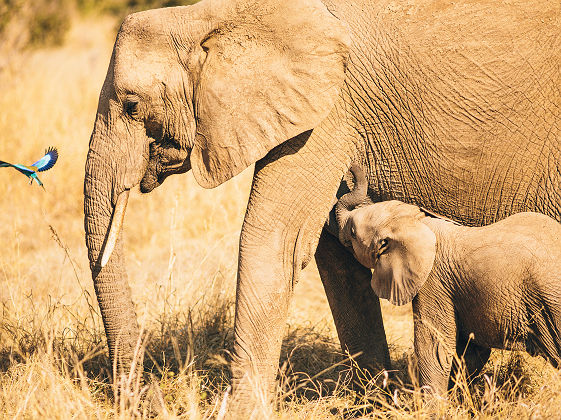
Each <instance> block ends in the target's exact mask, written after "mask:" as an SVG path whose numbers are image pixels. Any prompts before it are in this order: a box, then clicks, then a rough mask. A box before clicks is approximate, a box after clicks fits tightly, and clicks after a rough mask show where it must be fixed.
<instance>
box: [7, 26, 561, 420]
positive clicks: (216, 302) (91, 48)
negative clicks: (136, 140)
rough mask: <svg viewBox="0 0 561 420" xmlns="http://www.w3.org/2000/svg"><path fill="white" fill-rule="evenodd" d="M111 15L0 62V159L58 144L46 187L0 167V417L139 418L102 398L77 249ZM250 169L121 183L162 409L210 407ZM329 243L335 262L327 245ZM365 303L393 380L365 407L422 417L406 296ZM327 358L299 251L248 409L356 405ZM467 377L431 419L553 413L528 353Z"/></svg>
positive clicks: (332, 342)
mask: <svg viewBox="0 0 561 420" xmlns="http://www.w3.org/2000/svg"><path fill="white" fill-rule="evenodd" d="M119 24H120V22H115V21H113V20H112V19H109V20H107V19H105V18H103V19H102V18H98V17H95V16H92V17H91V18H88V19H87V20H86V21H82V20H76V21H75V22H74V24H73V29H72V30H71V32H70V33H69V35H68V37H67V41H66V43H65V45H64V46H62V47H59V48H49V49H44V50H28V51H24V52H22V53H21V54H13V53H12V54H11V55H10V56H9V58H10V60H11V63H10V64H9V65H6V64H5V63H4V62H2V64H0V65H1V66H2V68H1V69H0V86H1V88H2V93H1V94H0V133H1V135H0V159H5V160H8V161H14V162H17V161H22V162H33V161H34V160H35V159H37V153H38V152H39V154H40V153H41V152H42V151H43V150H44V148H45V147H47V146H48V145H50V144H53V145H56V146H57V147H58V148H59V151H60V152H61V157H60V159H59V161H58V162H57V164H56V166H55V167H54V168H53V169H51V170H49V171H48V172H45V174H44V175H43V176H42V177H41V179H42V180H43V181H44V182H45V187H46V192H43V191H42V189H40V188H36V187H37V186H36V185H35V186H34V187H35V188H32V187H29V185H27V182H26V179H25V178H24V177H23V176H21V175H20V174H18V173H16V172H13V173H11V172H10V171H8V170H6V171H5V172H1V171H0V197H1V199H0V237H1V238H2V245H0V249H1V252H0V286H1V287H0V300H1V303H2V312H1V315H0V369H1V372H2V375H0V418H6V419H15V418H18V419H21V418H31V419H39V418H41V419H43V418H47V419H61V420H66V419H69V418H76V419H92V418H94V419H113V418H119V419H128V418H147V417H148V416H147V413H146V412H145V411H144V409H143V407H142V403H143V401H144V398H143V396H144V390H143V389H141V388H137V389H134V390H132V391H131V392H130V393H128V394H122V397H123V398H122V399H120V400H116V399H114V398H113V395H114V394H113V388H112V385H111V383H110V382H109V377H110V375H109V374H110V366H111V363H110V361H109V360H108V355H107V346H106V341H105V334H104V330H103V324H102V321H101V317H100V314H99V310H98V307H97V303H96V297H95V291H94V289H93V283H92V281H91V273H90V269H89V262H88V256H87V249H86V247H85V246H84V232H83V222H84V220H83V201H82V197H83V179H82V177H81V176H80V174H83V171H84V166H85V160H86V154H87V150H88V141H87V140H88V139H89V136H90V134H91V128H92V126H93V122H94V118H95V111H96V107H97V102H98V98H99V87H100V86H101V85H102V83H103V80H104V77H105V75H106V72H107V64H108V63H109V60H110V57H111V53H112V46H113V44H114V41H115V34H116V29H117V28H118V25H119ZM1 58H2V59H5V58H6V56H2V57H1ZM252 177H253V167H250V168H248V169H247V170H245V171H244V172H242V173H241V174H240V175H238V176H236V177H235V178H233V179H232V180H230V181H228V182H226V183H224V184H223V185H221V186H219V187H217V188H214V189H210V190H207V189H203V188H202V187H200V186H199V185H198V184H197V182H196V181H195V179H194V177H193V176H192V174H191V173H188V174H184V175H181V176H172V177H169V178H168V179H167V180H166V181H165V182H164V183H163V184H162V185H161V186H160V187H158V188H157V189H155V190H154V191H153V192H152V193H150V194H148V195H142V194H140V193H139V192H138V189H137V188H135V189H133V190H132V191H131V193H130V199H129V204H128V210H127V214H126V217H125V222H124V228H123V231H124V241H125V244H126V253H127V255H126V257H127V258H126V263H127V270H128V273H129V281H130V285H131V292H132V298H133V301H134V302H135V310H136V313H137V315H138V322H139V326H140V328H141V330H143V331H145V332H147V333H149V334H150V337H151V339H150V345H149V346H148V348H147V349H146V356H145V363H144V365H145V368H146V369H147V370H150V371H152V372H153V374H154V376H155V377H156V381H157V383H158V384H159V385H160V387H161V389H162V391H163V398H164V401H165V407H166V410H167V413H168V414H169V415H168V416H165V417H164V418H177V419H188V420H193V419H212V418H215V417H216V413H217V411H218V409H219V407H220V404H221V402H222V401H223V396H224V391H225V390H226V389H227V386H228V385H229V384H230V376H229V368H228V365H227V364H224V363H223V362H224V359H226V360H227V352H226V351H225V349H226V350H227V349H231V345H232V343H233V324H234V322H233V317H234V302H235V288H236V272H237V254H238V253H237V249H238V244H239V234H240V228H241V225H242V222H243V218H244V213H245V209H246V205H247V198H248V195H249V191H250V188H251V182H252ZM50 227H52V228H53V229H54V231H55V232H56V233H57V235H58V236H54V235H53V232H52V231H51V229H50ZM57 238H58V240H60V244H62V245H63V246H64V247H61V246H60V244H59V242H57ZM334 243H335V244H336V245H337V244H338V241H335V240H334ZM330 250H333V252H334V254H333V255H334V257H337V255H338V252H339V248H338V247H337V246H333V247H332V246H330V247H327V248H326V251H330ZM328 255H329V254H328ZM346 255H348V256H349V258H352V256H351V254H350V253H347V254H346ZM366 280H367V282H366V287H368V288H370V276H368V277H367V279H366ZM90 305H91V306H90ZM381 305H382V312H383V315H384V324H385V328H386V334H387V340H388V344H389V346H390V355H391V358H392V362H393V366H394V368H395V369H398V370H399V372H398V373H399V375H400V376H401V377H403V378H404V380H405V381H406V384H405V387H404V389H403V390H402V389H400V390H399V393H398V396H397V399H396V400H397V402H398V403H399V405H396V404H394V403H393V402H392V403H391V404H386V405H380V406H378V407H377V408H376V409H375V410H374V411H373V413H372V415H371V416H367V418H369V417H372V418H381V417H391V418H396V419H411V418H413V417H415V418H424V417H428V416H429V414H430V413H428V412H427V411H426V409H421V408H420V407H419V406H418V405H417V403H416V401H417V400H416V393H415V392H413V390H414V388H413V386H412V384H411V382H410V380H409V379H408V378H409V375H408V369H407V364H408V354H409V353H410V352H411V350H412V344H413V322H412V316H411V305H404V306H400V307H397V306H393V305H391V304H389V303H388V302H387V301H385V300H382V301H381ZM176 344H177V347H176ZM176 349H178V353H176V351H175V350H176ZM343 358H344V356H343V355H340V354H339V341H338V339H337V332H336V329H335V325H334V323H333V320H332V317H331V314H330V312H329V306H328V303H327V300H326V296H325V292H324V290H323V286H322V283H321V280H320V278H319V275H318V273H317V269H316V267H315V263H314V262H313V261H312V262H311V263H310V264H309V266H308V267H307V268H306V269H305V270H303V271H302V273H301V277H300V281H299V282H298V284H297V285H296V286H295V289H294V297H293V299H292V302H291V305H290V308H289V310H288V319H287V333H286V335H285V338H284V340H283V345H282V350H281V359H280V367H281V369H280V378H281V380H280V381H279V382H278V384H279V386H278V388H277V394H276V395H275V400H274V402H275V408H276V410H275V412H272V411H271V410H270V408H268V409H267V410H265V409H264V408H263V410H261V411H259V412H258V413H259V416H258V417H259V418H263V419H287V420H304V419H307V420H310V419H314V420H325V419H339V420H340V419H341V415H340V414H337V413H333V411H332V410H333V409H339V410H341V411H343V410H345V409H349V408H353V407H357V406H358V407H360V406H362V405H363V404H362V402H361V401H355V399H354V397H353V394H352V393H350V392H349V391H348V389H347V388H346V384H345V382H344V381H343V380H342V379H344V378H345V377H346V376H345V369H344V367H343V366H341V365H338V363H340V362H341V361H342V360H343ZM334 365H335V366H334ZM324 370H325V372H324ZM321 372H324V373H321ZM483 373H484V374H485V375H486V376H487V378H488V380H486V379H484V378H483V379H481V381H478V384H480V387H478V388H477V389H476V391H477V392H473V391H470V392H469V393H468V392H467V391H465V390H464V388H459V389H458V393H457V394H458V395H459V396H461V397H462V398H457V396H456V394H454V393H453V394H452V395H451V396H450V399H449V401H446V402H443V403H442V407H441V408H440V411H439V412H438V413H437V416H438V418H454V419H458V418H461V419H466V420H468V419H470V420H472V419H473V417H474V416H475V417H484V418H491V417H492V418H494V419H495V418H496V419H505V420H511V419H513V418H532V417H533V418H536V419H542V418H543V419H551V418H557V417H558V416H559V409H558V407H560V406H561V381H560V380H559V379H560V376H559V372H558V371H557V370H555V369H553V368H552V367H551V366H550V365H549V364H548V363H547V362H544V360H543V359H542V358H540V357H535V358H531V357H527V356H526V354H524V353H519V352H518V353H512V352H509V351H499V350H497V351H494V352H493V354H492V355H491V359H490V361H489V363H488V364H487V365H486V366H485V368H484V371H483ZM340 374H341V376H340ZM460 385H461V383H460Z"/></svg>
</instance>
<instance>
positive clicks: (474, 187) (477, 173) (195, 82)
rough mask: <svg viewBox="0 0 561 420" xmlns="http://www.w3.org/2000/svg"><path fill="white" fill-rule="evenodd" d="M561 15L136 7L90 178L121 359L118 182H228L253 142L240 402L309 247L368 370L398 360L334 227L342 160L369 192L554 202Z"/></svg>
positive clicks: (473, 205) (426, 203)
mask: <svg viewBox="0 0 561 420" xmlns="http://www.w3.org/2000/svg"><path fill="white" fill-rule="evenodd" d="M560 16H561V14H560V13H559V4H558V3H556V2H551V1H513V2H504V3H503V2H501V3H496V2H487V1H476V2H469V3H466V4H464V3H461V4H459V3H456V2H451V1H450V2H443V1H438V2H418V3H414V4H411V3H408V2H404V1H403V2H401V1H398V2H396V1H392V2H386V1H378V2H372V1H359V2H348V1H341V2H338V1H326V2H325V3H322V2H320V1H319V0H301V1H298V2H281V1H278V2H276V1H273V0H267V1H255V0H236V1H231V0H218V1H215V0H203V1H201V2H200V3H197V4H196V5H194V6H189V7H180V8H169V9H159V10H153V11H147V12H142V13H138V14H134V15H131V16H129V17H128V18H127V19H125V21H124V22H123V24H122V26H121V29H120V30H119V33H118V35H117V39H116V42H115V46H114V50H113V54H112V58H111V61H110V63H109V67H108V71H107V76H106V79H105V82H104V84H103V87H102V90H101V94H100V99H99V104H98V111H97V116H96V122H95V126H94V129H93V132H92V135H91V141H90V146H89V151H88V157H87V161H86V173H85V181H84V194H85V195H84V210H85V232H86V244H87V247H88V256H89V260H90V268H91V271H92V276H93V281H94V285H95V290H96V295H97V299H98V303H99V306H100V309H101V314H102V317H103V322H104V326H105V331H106V334H107V341H108V345H109V351H110V355H111V358H112V360H114V361H115V362H116V366H117V368H116V373H117V375H118V376H120V375H121V374H124V373H125V372H128V371H129V370H130V366H131V362H132V360H133V357H134V348H135V346H136V344H137V342H138V337H139V333H140V330H139V328H138V324H137V321H136V313H135V309H134V305H133V303H132V299H131V291H130V287H129V284H128V278H127V274H126V270H125V263H124V254H125V252H124V246H123V241H122V239H121V238H120V236H119V235H118V234H117V233H116V232H117V231H118V229H113V230H112V229H111V227H110V226H111V224H112V214H113V213H114V211H117V213H119V214H123V213H122V209H123V208H124V206H125V205H126V200H123V199H121V200H118V197H120V196H122V194H126V191H127V190H129V189H131V188H133V187H134V186H137V185H140V189H141V191H142V192H150V191H152V190H154V189H155V188H156V187H158V186H159V185H160V184H162V182H164V180H165V179H166V177H168V176H169V175H172V174H176V173H182V172H185V171H188V170H190V169H192V170H193V175H194V177H195V179H196V180H197V182H198V183H199V184H200V185H201V186H203V187H207V188H208V187H215V186H217V185H219V184H221V183H222V182H224V181H226V180H228V179H230V178H231V177H233V176H234V175H236V174H238V173H239V172H240V171H242V170H243V169H245V168H246V167H247V166H249V165H251V164H252V163H254V162H256V169H255V174H254V178H253V183H252V188H251V192H250V197H249V201H248V205H247V212H246V214H245V218H244V222H243V227H242V231H241V237H240V247H239V262H238V280H237V294H236V297H237V298H236V309H235V329H234V337H235V340H234V348H233V352H232V364H231V367H232V373H233V381H232V385H233V391H232V399H231V401H232V404H231V407H237V408H239V409H240V410H241V411H242V412H248V411H251V410H252V407H253V406H254V403H255V399H256V398H255V396H256V395H258V396H259V397H258V398H257V400H258V401H269V400H270V396H269V395H270V394H269V391H270V390H271V389H272V387H273V384H274V378H275V373H276V371H277V367H278V360H279V354H280V349H281V342H282V337H283V332H284V330H285V324H286V319H287V311H288V308H289V303H290V300H291V297H292V295H293V290H294V285H295V284H296V283H297V282H298V279H299V273H300V270H301V268H302V267H304V266H306V265H307V264H308V262H309V260H310V259H311V258H312V257H313V256H314V253H315V256H316V262H317V265H318V268H319V272H320V275H321V277H322V281H323V284H324V288H325V291H326V295H327V297H328V300H329V304H330V307H331V310H332V313H333V316H334V321H335V324H336V327H337V331H338V335H339V339H340V341H341V346H342V348H343V349H345V350H348V351H349V352H350V353H351V354H360V356H359V357H358V358H357V362H358V364H359V365H360V366H361V367H364V368H368V369H370V371H371V372H374V373H375V372H378V369H379V368H380V367H386V368H390V367H391V363H390V357H389V351H388V345H387V340H386V335H385V332H384V328H383V324H382V316H381V312H380V305H379V302H378V298H377V297H376V296H375V295H374V293H373V292H372V291H371V290H370V288H369V281H370V273H369V271H368V270H367V269H366V268H364V267H362V266H361V265H360V264H359V263H358V262H354V263H353V262H350V261H348V260H349V259H348V256H347V251H345V250H344V248H343V247H342V246H338V245H336V244H335V243H336V241H335V240H334V238H331V237H328V233H323V234H322V227H323V225H324V222H325V220H326V218H327V216H328V212H329V210H330V208H331V207H332V203H333V201H334V198H335V195H336V192H337V190H338V188H339V185H340V183H341V179H342V177H343V175H344V174H345V172H346V171H347V169H348V168H349V166H350V162H351V161H352V160H353V159H356V160H358V161H361V162H362V163H363V165H364V166H365V167H366V168H367V171H368V179H369V189H370V191H371V196H372V198H373V199H375V200H388V199H400V200H403V201H405V202H415V203H417V204H419V205H421V206H423V207H426V208H428V209H430V210H432V211H435V212H437V213H439V214H443V215H444V216H448V217H452V218H454V219H456V220H459V221H461V222H462V223H464V224H467V225H481V224H488V223H490V222H493V221H495V220H499V219H502V218H504V217H506V216H508V215H510V214H512V213H516V212H520V211H524V210H531V211H538V212H543V213H545V214H547V215H549V216H551V217H553V218H555V219H557V220H559V219H561V212H560V205H559V203H560V201H559V197H560V192H561V191H560V182H559V181H560V179H559V177H560V175H559V174H560V172H559V171H558V167H557V162H559V161H560V158H561V156H560V154H561V152H560V150H559V137H560V132H559V122H560V109H561V107H560V106H559V104H560V97H561V92H560V88H559V87H560V86H561V83H560V80H561V79H560V67H559V62H560V54H561V31H560V30H559V29H560V21H559V20H560V19H561V18H560ZM117 202H119V203H120V205H119V207H118V210H115V205H116V203H117ZM194 205H196V204H195V203H194ZM110 231H112V232H114V233H113V234H111V235H108V232H110ZM109 238H116V242H115V243H113V242H112V241H109V240H108V239H109ZM316 249H317V252H316ZM108 250H109V251H110V250H113V252H112V253H111V255H108V254H109V251H108ZM106 251H107V253H108V254H105V252H106ZM105 262H106V264H102V263H105ZM343 267H345V268H343ZM240 415H241V414H240Z"/></svg>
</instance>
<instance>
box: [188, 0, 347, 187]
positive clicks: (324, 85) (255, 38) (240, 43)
mask: <svg viewBox="0 0 561 420" xmlns="http://www.w3.org/2000/svg"><path fill="white" fill-rule="evenodd" d="M246 3H247V1H245V3H244V4H242V1H239V0H238V1H236V0H227V1H223V2H221V3H220V4H219V5H216V4H215V6H214V7H213V9H212V11H211V13H213V18H212V20H213V21H214V22H215V24H214V30H213V31H211V32H210V33H209V34H208V35H207V36H206V38H204V39H203V41H202V42H201V46H202V48H203V50H204V51H205V52H206V58H205V59H204V62H203V64H202V67H201V70H200V73H199V77H198V83H197V85H196V86H195V116H196V120H197V134H196V136H195V144H194V148H193V150H192V153H191V165H192V168H193V172H194V175H195V178H196V180H197V182H198V183H199V184H200V185H201V186H203V187H206V188H212V187H215V186H217V185H219V184H221V183H222V182H224V181H227V180H228V179H230V178H231V177H233V176H234V175H236V174H238V173H239V172H241V171H242V170H243V169H245V168H246V167H248V166H249V165H251V164H252V163H254V162H256V161H257V160H259V159H261V158H262V157H264V156H265V155H266V154H267V153H268V152H269V151H270V150H271V149H273V148H274V147H275V146H277V145H279V144H280V143H282V142H284V141H286V140H288V139H290V138H292V137H295V136H297V135H298V134H301V133H303V132H305V131H308V130H311V129H313V128H314V127H315V126H317V125H318V124H319V122H320V121H322V120H323V119H324V118H325V117H326V116H327V115H328V113H329V112H330V110H331V108H332V107H333V105H334V103H335V101H336V100H337V98H338V96H339V92H340V89H341V86H342V84H343V80H344V77H345V70H346V65H347V60H348V53H349V45H350V38H349V35H348V31H347V29H346V27H345V26H344V25H343V23H342V22H341V21H339V20H338V19H337V18H336V17H335V16H333V15H332V14H331V13H330V12H329V11H328V10H327V8H326V7H325V5H324V4H323V3H322V2H321V1H320V0H299V1H271V0H269V1H260V2H254V3H252V4H251V5H250V6H248V5H247V4H246ZM211 4H212V3H211Z"/></svg>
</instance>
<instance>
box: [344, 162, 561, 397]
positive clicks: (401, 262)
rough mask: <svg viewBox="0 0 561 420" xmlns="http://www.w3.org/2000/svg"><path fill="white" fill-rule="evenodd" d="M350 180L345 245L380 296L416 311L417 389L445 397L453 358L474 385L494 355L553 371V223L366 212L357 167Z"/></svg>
mask: <svg viewBox="0 0 561 420" xmlns="http://www.w3.org/2000/svg"><path fill="white" fill-rule="evenodd" d="M351 171H352V172H353V174H354V175H355V179H356V182H357V185H356V187H355V189H354V190H353V191H352V192H350V193H348V194H347V195H345V196H343V197H342V198H341V200H340V201H339V203H338V204H337V210H338V211H337V216H338V226H339V229H340V232H341V239H342V241H344V243H345V244H348V246H350V247H351V248H352V250H353V253H354V255H355V256H356V258H357V259H358V260H359V261H360V262H361V264H363V265H364V266H365V267H368V268H371V269H372V282H371V284H372V288H373V289H374V291H375V292H376V294H377V295H378V296H379V297H381V298H384V299H388V300H389V301H390V302H391V303H393V304H395V305H403V304H407V303H410V302H411V301H412V302H413V315H414V319H415V355H416V357H417V363H418V369H419V381H420V383H419V384H420V386H421V387H428V389H431V390H432V391H433V392H435V393H436V394H439V395H443V394H444V393H445V392H446V390H447V387H448V384H449V376H450V371H451V368H452V362H453V360H454V355H456V357H457V358H461V357H464V359H465V363H466V366H467V369H468V372H467V375H468V377H474V376H475V375H477V374H478V373H480V372H481V370H482V368H483V366H484V365H485V363H487V361H488V360H489V356H490V354H491V349H492V348H499V349H511V350H525V351H527V352H528V353H530V354H532V355H537V354H540V355H542V356H543V357H544V358H545V359H546V360H549V361H550V362H551V364H552V365H553V366H555V367H559V363H560V362H561V352H560V350H559V349H560V348H561V291H560V289H561V277H560V273H561V247H560V246H559V243H560V240H561V225H560V224H559V223H558V222H557V221H555V220H553V219H551V218H550V217H547V216H545V215H543V214H540V213H533V212H523V213H517V214H515V215H512V216H510V217H507V218H505V219H503V220H501V221H499V222H497V223H493V224H490V225H488V226H483V227H466V226H461V225H459V224H457V223H455V222H452V221H451V220H446V219H443V218H440V217H438V216H435V215H427V213H425V212H424V211H423V210H422V209H419V207H417V206H414V205H411V204H406V203H403V202H402V201H397V200H392V201H383V202H378V203H370V204H365V203H367V201H368V198H367V196H366V194H365V192H366V183H367V181H366V177H365V175H364V172H363V171H362V170H361V169H360V167H358V165H353V166H352V167H351ZM468 342H469V345H468ZM456 353H457V354H456Z"/></svg>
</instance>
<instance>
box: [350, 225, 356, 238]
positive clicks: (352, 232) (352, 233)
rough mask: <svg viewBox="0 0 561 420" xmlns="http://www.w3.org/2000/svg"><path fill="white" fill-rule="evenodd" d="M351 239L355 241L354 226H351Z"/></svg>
mask: <svg viewBox="0 0 561 420" xmlns="http://www.w3.org/2000/svg"><path fill="white" fill-rule="evenodd" d="M351 238H353V239H356V229H355V225H352V226H351Z"/></svg>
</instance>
